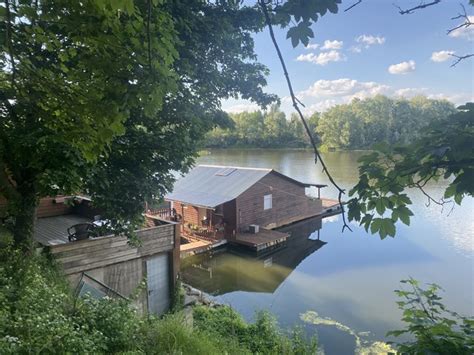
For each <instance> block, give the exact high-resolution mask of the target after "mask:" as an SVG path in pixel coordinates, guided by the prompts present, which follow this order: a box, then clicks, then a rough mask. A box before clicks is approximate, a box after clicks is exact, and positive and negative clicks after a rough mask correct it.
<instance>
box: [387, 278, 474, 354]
mask: <svg viewBox="0 0 474 355" xmlns="http://www.w3.org/2000/svg"><path fill="white" fill-rule="evenodd" d="M401 282H402V283H403V284H408V285H410V287H411V290H396V291H395V293H396V294H397V295H398V296H399V297H400V298H401V299H402V300H401V301H399V302H397V303H398V305H399V308H400V309H402V310H403V318H402V320H403V321H404V322H405V323H407V327H406V328H405V329H402V330H394V331H390V332H388V333H387V336H390V335H392V336H396V337H398V336H401V335H403V334H409V335H412V336H413V337H414V340H412V341H407V342H404V343H400V344H397V347H398V350H399V351H400V352H401V353H403V354H450V355H455V354H473V353H474V319H473V318H467V317H463V316H460V315H459V314H457V313H456V312H453V311H450V310H448V309H447V308H446V307H445V306H444V304H443V303H441V299H442V298H441V297H440V296H439V295H438V291H439V290H441V287H440V286H438V285H436V284H429V285H428V286H429V287H428V288H427V289H426V290H425V289H422V288H421V287H420V286H419V282H418V281H416V280H414V279H412V278H410V279H408V280H402V281H401Z"/></svg>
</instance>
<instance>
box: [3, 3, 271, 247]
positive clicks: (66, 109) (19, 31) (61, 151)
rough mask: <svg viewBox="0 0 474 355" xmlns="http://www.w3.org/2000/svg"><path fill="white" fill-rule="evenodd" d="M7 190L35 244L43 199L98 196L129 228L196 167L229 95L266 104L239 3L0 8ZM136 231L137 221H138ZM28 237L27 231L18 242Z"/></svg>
mask: <svg viewBox="0 0 474 355" xmlns="http://www.w3.org/2000/svg"><path fill="white" fill-rule="evenodd" d="M0 10H1V11H0V12H1V15H2V19H3V20H4V22H3V23H4V26H2V27H1V29H0V30H1V32H2V38H5V42H2V47H1V48H2V50H1V54H0V64H1V66H2V74H1V76H0V78H1V83H0V88H1V92H0V115H1V121H0V157H1V159H0V193H1V196H2V197H4V198H5V199H7V200H8V208H9V211H8V214H9V215H10V216H12V217H13V218H12V222H13V227H12V228H13V232H14V234H15V236H16V238H17V239H18V240H17V243H18V244H26V248H31V234H32V220H33V215H34V208H35V205H36V204H37V202H38V199H39V198H40V197H42V196H46V195H55V194H58V193H66V194H69V193H77V192H78V191H81V190H82V192H87V193H89V194H90V195H91V196H92V197H93V200H94V203H95V205H96V207H98V208H100V209H102V210H103V213H102V214H103V215H104V217H105V218H108V219H109V220H110V221H111V223H112V224H113V225H114V226H113V227H114V229H115V230H122V229H121V228H124V226H126V225H127V222H131V224H130V225H131V226H132V227H133V225H135V224H137V223H139V222H140V213H141V212H142V210H143V205H144V202H145V201H146V200H153V199H158V198H160V197H161V196H162V195H163V193H164V192H165V191H167V190H168V189H170V187H171V186H172V182H173V175H172V173H171V171H186V169H187V168H188V167H189V166H190V164H191V163H192V159H193V156H194V154H195V151H196V147H197V144H198V142H199V140H200V138H201V137H202V136H203V134H204V132H206V131H207V130H209V129H210V128H212V127H214V126H215V125H224V124H226V123H228V119H227V115H226V114H225V113H224V112H223V111H222V110H221V109H220V100H221V99H223V98H228V97H230V96H232V97H236V96H239V95H240V96H241V97H243V98H245V99H250V100H253V101H255V102H256V103H258V104H260V105H263V106H265V105H267V104H269V103H270V102H272V101H274V100H275V99H276V97H275V96H273V95H268V94H265V93H264V92H263V87H264V86H265V85H266V81H265V75H266V74H267V73H268V71H267V69H266V68H265V67H264V66H263V65H262V64H260V63H258V62H256V56H255V53H254V48H253V39H252V37H251V33H252V32H255V31H257V30H259V29H260V28H262V25H263V22H262V21H261V18H260V17H259V11H258V10H257V9H252V8H249V7H247V6H243V5H241V4H239V3H238V2H219V3H212V2H196V1H184V2H175V1H171V0H170V1H162V2H161V1H160V2H158V1H146V0H125V1H120V2H119V1H114V0H102V1H92V0H90V1H83V2H70V1H69V2H68V1H63V0H48V1H20V2H18V1H9V2H6V3H5V4H4V5H2V6H1V7H0ZM132 229H133V228H132ZM19 238H23V240H19Z"/></svg>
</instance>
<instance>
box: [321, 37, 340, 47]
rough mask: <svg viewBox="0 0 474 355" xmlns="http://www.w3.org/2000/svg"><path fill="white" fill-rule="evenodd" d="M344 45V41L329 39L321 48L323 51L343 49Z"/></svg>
mask: <svg viewBox="0 0 474 355" xmlns="http://www.w3.org/2000/svg"><path fill="white" fill-rule="evenodd" d="M343 44H344V42H342V41H338V40H334V41H330V40H328V39H327V40H325V41H324V45H323V46H322V47H321V49H341V48H342V45H343Z"/></svg>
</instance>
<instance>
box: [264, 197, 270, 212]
mask: <svg viewBox="0 0 474 355" xmlns="http://www.w3.org/2000/svg"><path fill="white" fill-rule="evenodd" d="M271 208H272V194H270V195H265V196H263V209H264V210H269V209H271Z"/></svg>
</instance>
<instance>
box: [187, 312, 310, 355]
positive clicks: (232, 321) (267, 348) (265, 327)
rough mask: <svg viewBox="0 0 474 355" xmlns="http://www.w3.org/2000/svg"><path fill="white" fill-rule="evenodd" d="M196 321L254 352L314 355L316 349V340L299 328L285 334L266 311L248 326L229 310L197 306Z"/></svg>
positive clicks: (197, 323)
mask: <svg viewBox="0 0 474 355" xmlns="http://www.w3.org/2000/svg"><path fill="white" fill-rule="evenodd" d="M194 322H195V324H196V326H197V327H198V328H199V329H203V330H206V331H208V332H209V333H210V334H218V335H220V336H224V337H226V338H234V339H235V340H236V341H237V342H238V343H239V344H240V345H241V346H243V347H245V348H247V349H249V350H250V352H251V353H258V354H312V353H314V352H315V351H316V348H317V342H316V339H315V338H312V339H311V340H310V341H309V342H308V341H307V340H306V339H305V336H304V334H303V331H302V329H300V328H294V329H293V330H292V332H291V333H290V334H287V335H285V334H283V333H282V332H281V330H280V329H279V328H278V326H277V322H276V320H275V318H274V317H273V316H271V315H270V314H269V313H267V312H259V313H257V314H256V320H255V323H250V324H249V323H246V322H245V321H244V320H243V318H242V316H240V315H239V314H238V313H237V312H235V311H234V310H233V309H232V308H230V307H225V306H222V307H216V308H208V307H203V306H197V307H195V308H194ZM256 335H257V336H256Z"/></svg>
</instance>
